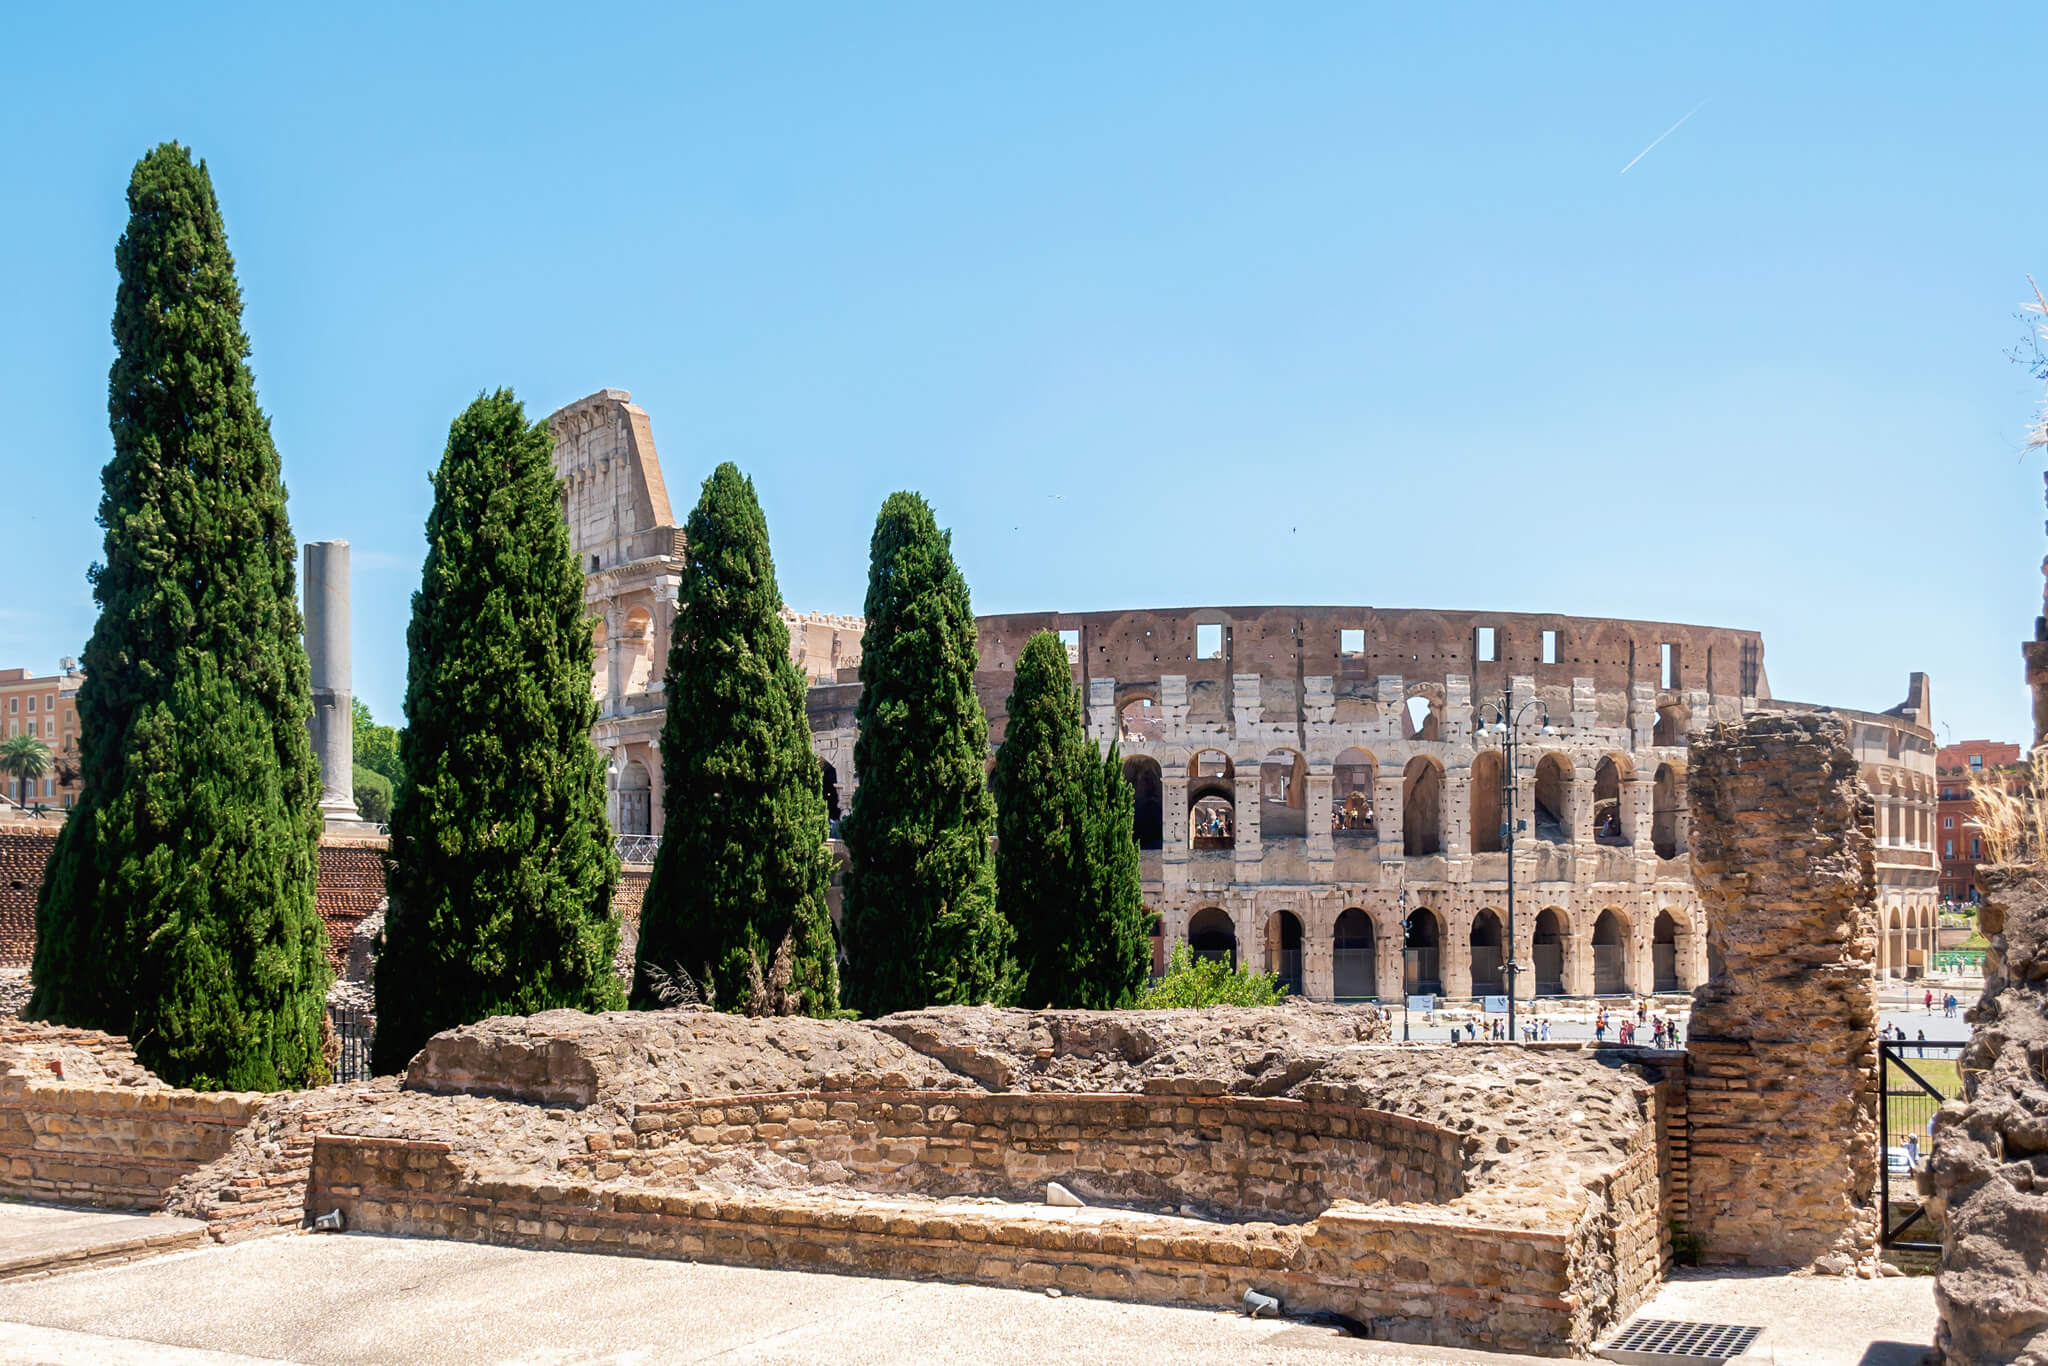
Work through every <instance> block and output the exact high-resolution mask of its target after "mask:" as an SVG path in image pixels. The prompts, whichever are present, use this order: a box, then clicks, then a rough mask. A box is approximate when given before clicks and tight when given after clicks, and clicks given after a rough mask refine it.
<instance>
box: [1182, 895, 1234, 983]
mask: <svg viewBox="0 0 2048 1366" xmlns="http://www.w3.org/2000/svg"><path fill="white" fill-rule="evenodd" d="M1188 951H1189V952H1191V953H1192V954H1194V956H1195V957H1197V958H1206V959H1209V960H1210V961H1211V962H1216V963H1222V964H1224V965H1225V966H1227V967H1229V968H1232V969H1235V968H1236V967H1237V926H1235V925H1233V924H1232V923H1231V922H1230V916H1229V915H1228V914H1226V913H1225V912H1224V910H1223V908H1222V907H1220V906H1205V907H1203V908H1202V909H1201V910H1199V911H1196V912H1195V918H1194V919H1192V920H1190V921H1189V922H1188Z"/></svg>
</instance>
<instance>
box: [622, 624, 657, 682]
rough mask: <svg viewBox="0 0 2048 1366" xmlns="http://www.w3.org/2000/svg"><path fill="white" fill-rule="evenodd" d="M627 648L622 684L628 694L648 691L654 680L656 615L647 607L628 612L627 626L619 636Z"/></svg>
mask: <svg viewBox="0 0 2048 1366" xmlns="http://www.w3.org/2000/svg"><path fill="white" fill-rule="evenodd" d="M619 643H620V644H621V645H622V646H623V647H624V649H625V656H626V657H625V660H624V661H623V662H624V669H623V673H624V675H625V677H624V679H623V680H622V682H621V686H622V687H623V688H624V689H625V692H626V694H627V696H631V695H632V694H634V693H638V692H646V691H647V687H648V685H649V684H650V683H652V682H653V681H654V616H653V614H652V613H650V612H649V611H648V610H647V609H646V608H645V607H635V608H634V609H633V610H631V611H630V612H628V613H626V627H625V630H624V632H623V633H622V634H621V635H620V637H619Z"/></svg>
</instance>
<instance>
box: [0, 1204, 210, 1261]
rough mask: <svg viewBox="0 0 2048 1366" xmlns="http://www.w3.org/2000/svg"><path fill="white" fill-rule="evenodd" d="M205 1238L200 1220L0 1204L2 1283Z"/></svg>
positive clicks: (203, 1225) (196, 1241)
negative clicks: (84, 1262) (69, 1266)
mask: <svg viewBox="0 0 2048 1366" xmlns="http://www.w3.org/2000/svg"><path fill="white" fill-rule="evenodd" d="M205 1236H206V1225H205V1224H204V1223H203V1222H201V1221H200V1220H197V1219H173V1218H170V1217H169V1216H167V1215H146V1214H110V1213H108V1212H106V1211H105V1210H80V1209H62V1208H58V1207H56V1206H52V1205H14V1204H7V1205H0V1280H4V1279H6V1278H8V1277H12V1276H25V1275H33V1274H36V1273H38V1272H43V1271H48V1270H50V1269H51V1268H53V1267H61V1266H64V1265H66V1264H68V1263H73V1262H83V1261H87V1260H98V1259H108V1258H124V1259H125V1258H130V1257H136V1256H141V1255H145V1254H147V1253H148V1252H149V1251H150V1250H152V1249H154V1248H164V1247H178V1246H192V1245H194V1244H196V1243H198V1242H199V1241H201V1240H202V1239H203V1238H204V1237H205Z"/></svg>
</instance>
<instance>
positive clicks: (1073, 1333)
mask: <svg viewBox="0 0 2048 1366" xmlns="http://www.w3.org/2000/svg"><path fill="white" fill-rule="evenodd" d="M7 1212H8V1211H7V1207H4V1206H0V1238H4V1236H5V1232H6V1228H5V1224H6V1215H7ZM1932 1305H1933V1301H1932V1295H1931V1285H1930V1283H1929V1282H1927V1281H1924V1280H1887V1281H1877V1282H1862V1281H1851V1282H1841V1281H1831V1280H1805V1281H1792V1280H1788V1279H1787V1278H1784V1277H1753V1276H1744V1277H1729V1276H1720V1275H1708V1276H1702V1277H1699V1278H1695V1279H1688V1280H1686V1281H1682V1282H1678V1283H1675V1284H1674V1285H1672V1286H1668V1287H1666V1289H1665V1291H1664V1293H1663V1295H1662V1296H1661V1297H1660V1298H1659V1300H1658V1301H1657V1302H1655V1304H1653V1305H1652V1306H1651V1307H1650V1308H1648V1309H1646V1310H1645V1311H1644V1312H1645V1313H1646V1314H1651V1315H1655V1316H1661V1317H1699V1316H1707V1317H1712V1318H1714V1319H1716V1320H1717V1321H1723V1322H1766V1323H1768V1324H1769V1326H1770V1336H1769V1337H1768V1338H1766V1339H1765V1340H1764V1342H1763V1343H1760V1344H1759V1347H1758V1348H1757V1349H1756V1350H1755V1351H1754V1352H1753V1353H1752V1355H1753V1357H1754V1358H1755V1359H1756V1360H1757V1361H1759V1362H1760V1363H1761V1362H1766V1361H1772V1360H1776V1361H1778V1362H1782V1363H1788V1364H1790V1363H1796V1364H1797V1366H1822V1364H1823V1363H1827V1364H1830V1366H1832V1364H1833V1363H1840V1364H1841V1366H1907V1363H1910V1362H1912V1361H1914V1360H1915V1359H1916V1358H1917V1354H1918V1352H1919V1350H1920V1349H1919V1346H1918V1344H1920V1343H1924V1342H1926V1341H1928V1340H1929V1339H1931V1337H1932V1332H1933V1307H1932ZM1888 1344H1898V1345H1888ZM1530 1360H1535V1358H1520V1357H1506V1356H1485V1355H1480V1354H1477V1353H1469V1352H1454V1351H1448V1350H1443V1349H1436V1348H1418V1347H1400V1346H1395V1345H1392V1344H1386V1343H1374V1342H1362V1341H1358V1340H1356V1339H1350V1338H1345V1337H1341V1336H1339V1335H1338V1334H1336V1333H1335V1332H1333V1331H1331V1330H1329V1329H1324V1328H1318V1327H1311V1326H1306V1325H1301V1324H1293V1323H1287V1322H1273V1321H1259V1322H1253V1321H1251V1320H1248V1319H1245V1318H1242V1317H1239V1316H1237V1315H1233V1314H1227V1313H1218V1312H1212V1311H1205V1310H1195V1309H1165V1308H1158V1307H1155V1306H1149V1305H1127V1304H1111V1303H1107V1302H1103V1301H1098V1300H1087V1299H1079V1298H1074V1297H1071V1296H1070V1297H1066V1298H1061V1299H1052V1298H1049V1297H1047V1296H1044V1295H1039V1294H1032V1293H1029V1292H1026V1291H1016V1290H991V1289H985V1288H982V1287H977V1286H958V1285H944V1284H933V1283H925V1282H910V1281H886V1280H873V1279H867V1278H863V1277H854V1276H822V1275H813V1274H809V1273H805V1272H795V1271H753V1270H745V1269H740V1268H733V1267H717V1266H703V1265H695V1264H691V1263H683V1262H661V1261H642V1260H636V1259H631V1258H619V1257H604V1256H595V1255H590V1254H584V1253H572V1252H523V1251H517V1250H513V1249H507V1248H491V1247H477V1246H473V1245H470V1244H464V1243H448V1242H429V1241H416V1240H411V1239H398V1238H374V1237H366V1236H362V1235H355V1234H347V1235H341V1236H338V1237H337V1236H313V1235H301V1236H287V1237H279V1238H267V1239H261V1240H258V1241H255V1242H249V1243H241V1244H237V1245H235V1246H232V1247H209V1248H206V1249H203V1250H201V1251H197V1252H184V1253H176V1254H172V1255H170V1256H166V1257H160V1258H157V1259H155V1260H153V1261H149V1262H143V1263H137V1264H134V1265H129V1266H122V1267H114V1268H109V1269H105V1270H92V1269H88V1270H82V1271H76V1272H72V1273H69V1274H66V1275H63V1276H59V1277H55V1278H50V1279H44V1280H37V1281H25V1282H16V1283H13V1284H7V1285H0V1363H5V1364H6V1366H25V1364H26V1363H37V1366H248V1363H252V1362H263V1361H270V1362H277V1361H284V1362H295V1363H301V1364H302V1366H370V1364H371V1363H378V1364H380V1366H382V1364H384V1363H389V1364H390V1366H437V1364H439V1363H451V1364H452V1363H462V1366H471V1364H472V1363H492V1364H494V1366H672V1364H680V1363H737V1362H749V1363H753V1362H764V1363H778V1362H787V1363H803V1366H815V1363H817V1362H820V1361H829V1362H833V1363H835V1364H836V1363H845V1364H846V1366H863V1364H864V1363H877V1364H878V1366H879V1364H880V1363H920V1362H928V1363H934V1364H935V1366H971V1364H972V1363H978V1362H1029V1363H1034V1366H1036V1364H1037V1363H1047V1364H1048V1366H1051V1364H1054V1363H1081V1362H1090V1363H1093V1362H1134V1363H1144V1364H1145V1366H1158V1363H1160V1362H1170V1363H1172V1366H1212V1364H1213V1366H1246V1364H1247V1363H1272V1366H1344V1364H1346V1363H1350V1364H1352V1366H1406V1363H1437V1364H1439V1366H1440V1364H1441V1363H1458V1362H1463V1363H1485V1362H1493V1363H1515V1362H1524V1361H1530Z"/></svg>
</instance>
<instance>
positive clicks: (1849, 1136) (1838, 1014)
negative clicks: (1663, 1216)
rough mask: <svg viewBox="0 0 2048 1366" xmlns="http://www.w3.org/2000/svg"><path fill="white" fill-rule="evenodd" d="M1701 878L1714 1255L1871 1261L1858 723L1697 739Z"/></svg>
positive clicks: (1695, 1039) (1769, 723)
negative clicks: (1708, 972) (1707, 966)
mask: <svg viewBox="0 0 2048 1366" xmlns="http://www.w3.org/2000/svg"><path fill="white" fill-rule="evenodd" d="M1690 781H1691V796H1692V812H1693V846H1692V849H1693V873H1694V877H1695V878H1696V880H1697V881H1698V884H1699V891H1700V897H1701V900H1702V902H1703V903H1704V904H1705V906H1706V910H1707V924H1708V931H1707V935H1708V940H1707V942H1708V950H1709V954H1710V956H1711V957H1713V958H1715V959H1716V960H1717V963H1718V967H1717V970H1716V972H1715V973H1714V975H1713V977H1712V978H1711V979H1710V980H1709V981H1708V982H1707V984H1706V985H1705V986H1704V987H1702V988H1701V989H1700V990H1699V992H1698V993H1697V994H1696V997H1695V1004H1694V1006H1693V1013H1692V1025H1691V1030H1690V1034H1689V1037H1688V1039H1687V1042H1686V1048H1687V1052H1688V1053H1689V1054H1690V1057H1691V1072H1692V1075H1691V1079H1690V1084H1689V1094H1688V1097H1687V1101H1688V1105H1689V1107H1690V1125H1691V1151H1690V1170H1689V1174H1688V1189H1687V1203H1688V1212H1689V1215H1690V1224H1691V1231H1692V1232H1693V1233H1694V1234H1696V1235H1697V1236H1698V1237H1699V1239H1700V1242H1701V1246H1702V1252H1703V1255H1704V1256H1705V1257H1706V1258H1707V1259H1708V1260H1709V1261H1714V1262H1735V1263H1748V1264H1751V1265H1759V1266H1771V1265H1791V1266H1804V1265H1809V1264H1812V1265H1817V1266H1819V1267H1820V1268H1822V1269H1825V1270H1834V1271H1842V1270H1847V1269H1848V1268H1849V1267H1850V1266H1851V1265H1853V1264H1855V1263H1857V1262H1859V1261H1861V1260H1863V1259H1866V1258H1868V1257H1869V1256H1870V1255H1872V1254H1873V1253H1874V1250H1875V1248H1876V1239H1877V1221H1878V1210H1877V1206H1876V1202H1875V1195H1874V1190H1875V1187H1876V1184H1877V1160H1878V1159H1877V1146H1878V1144H1877V1092H1878V1081H1877V983H1876V957H1877V933H1876V917H1875V912H1874V909H1873V906H1874V900H1875V882H1874V876H1873V864H1872V828H1871V827H1872V822H1871V804H1870V802H1869V799H1868V797H1867V795H1866V794H1865V792H1864V790H1863V787H1862V784H1861V782H1860V781H1859V779H1858V774H1857V764H1856V761H1855V758H1854V756H1853V754H1852V752H1851V750H1850V748H1849V745H1848V735H1847V732H1846V728H1845V726H1844V725H1843V723H1842V722H1841V720H1839V719H1838V718H1835V717H1832V716H1828V715H1825V714H1819V713H1806V714H1799V715H1775V714H1760V715H1757V716H1753V717H1750V718H1749V719H1747V720H1745V721H1741V722H1731V723H1723V724H1720V725H1717V726H1715V727H1713V728H1712V729H1711V730H1710V731H1708V732H1706V733H1704V734H1702V735H1700V736H1698V737H1697V738H1696V739H1695V740H1694V743H1693V747H1692V758H1691V765H1690Z"/></svg>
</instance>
